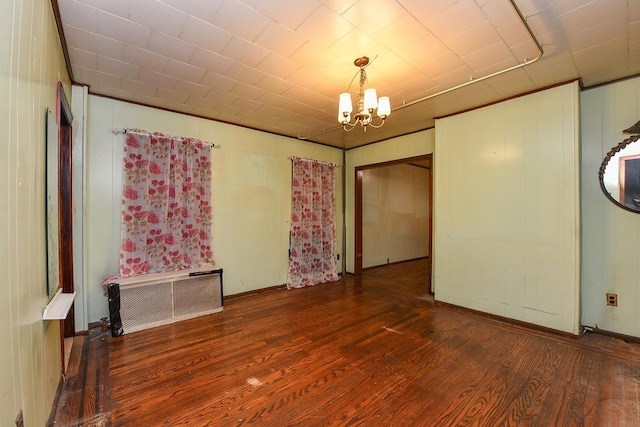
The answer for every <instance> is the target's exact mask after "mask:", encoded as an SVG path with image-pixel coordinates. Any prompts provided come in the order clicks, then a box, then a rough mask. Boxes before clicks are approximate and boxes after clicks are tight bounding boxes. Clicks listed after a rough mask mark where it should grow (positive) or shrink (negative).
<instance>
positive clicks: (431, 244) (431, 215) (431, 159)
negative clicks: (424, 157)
mask: <svg viewBox="0 0 640 427" xmlns="http://www.w3.org/2000/svg"><path fill="white" fill-rule="evenodd" d="M428 157H429V172H428V175H429V188H428V192H429V196H428V197H429V213H428V215H429V225H428V230H429V244H428V246H429V267H428V269H429V271H428V276H429V294H431V295H434V293H435V292H434V289H433V277H432V276H433V274H432V272H433V256H432V253H433V154H429V156H428Z"/></svg>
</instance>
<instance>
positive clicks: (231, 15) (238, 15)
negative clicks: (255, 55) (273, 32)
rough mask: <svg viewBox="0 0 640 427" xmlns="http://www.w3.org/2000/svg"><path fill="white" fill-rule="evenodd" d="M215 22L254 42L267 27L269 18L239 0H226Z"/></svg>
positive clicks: (214, 19)
mask: <svg viewBox="0 0 640 427" xmlns="http://www.w3.org/2000/svg"><path fill="white" fill-rule="evenodd" d="M213 24H215V25H217V26H218V27H220V28H223V29H225V30H227V31H229V32H231V33H234V34H235V35H236V36H237V37H239V38H243V39H245V40H248V41H250V42H252V41H254V40H255V39H256V37H258V34H260V33H261V32H262V31H264V29H265V28H266V27H267V25H268V24H269V18H267V17H266V16H264V15H263V14H262V13H260V12H258V11H256V10H254V9H252V8H250V7H248V6H247V5H245V4H242V3H241V2H239V1H237V0H224V1H223V2H222V5H221V6H220V8H219V9H218V11H217V13H216V16H215V17H214V18H213Z"/></svg>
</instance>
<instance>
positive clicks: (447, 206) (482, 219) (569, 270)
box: [433, 82, 580, 334]
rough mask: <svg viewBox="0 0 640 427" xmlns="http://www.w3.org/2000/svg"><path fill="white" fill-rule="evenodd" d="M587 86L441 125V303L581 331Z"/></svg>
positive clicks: (437, 222) (437, 193)
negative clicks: (582, 115) (583, 101)
mask: <svg viewBox="0 0 640 427" xmlns="http://www.w3.org/2000/svg"><path fill="white" fill-rule="evenodd" d="M578 95H579V88H578V84H577V82H576V83H572V84H568V85H564V86H561V87H557V88H553V89H549V90H546V91H543V92H538V93H535V94H532V95H529V96H525V97H521V98H517V99H513V100H510V101H506V102H502V103H500V104H497V105H493V106H489V107H486V108H482V109H479V110H474V111H471V112H468V113H465V114H460V115H457V116H453V117H449V118H446V119H441V120H437V122H436V150H435V160H434V172H435V175H434V247H433V257H434V287H435V292H436V299H437V300H441V301H444V302H448V303H451V304H455V305H459V306H463V307H468V308H472V309H475V310H479V311H483V312H488V313H492V314H496V315H500V316H504V317H508V318H512V319H517V320H521V321H525V322H530V323H534V324H537V325H541V326H545V327H549V328H553V329H557V330H561V331H565V332H569V333H573V334H577V333H578V332H579V284H580V282H579V280H580V277H579V263H580V260H579V248H580V246H579V242H580V236H579V225H580V222H579V219H580V218H579V214H580V212H579V207H580V206H579V203H578V200H579V197H578V196H579V151H578V141H579V133H578V119H579V115H578V114H579V96H578Z"/></svg>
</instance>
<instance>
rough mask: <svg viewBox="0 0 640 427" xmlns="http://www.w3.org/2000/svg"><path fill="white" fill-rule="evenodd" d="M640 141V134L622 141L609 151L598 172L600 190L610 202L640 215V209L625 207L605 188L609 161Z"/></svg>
mask: <svg viewBox="0 0 640 427" xmlns="http://www.w3.org/2000/svg"><path fill="white" fill-rule="evenodd" d="M639 139H640V134H638V135H633V136H630V137H629V138H627V139H625V140H624V141H622V142H621V143H619V144H618V145H616V146H615V147H613V148H612V149H611V150H609V152H608V153H607V155H606V156H604V159H603V160H602V164H601V165H600V169H599V170H598V180H599V181H600V188H601V189H602V192H603V193H604V195H605V196H607V198H608V199H609V200H611V201H612V202H613V203H614V204H615V205H616V206H619V207H621V208H622V209H625V210H628V211H629V212H633V213H640V210H639V209H632V208H630V207H629V206H625V205H623V204H622V203H620V202H619V201H617V200H616V199H614V198H613V196H612V195H611V193H610V192H609V191H608V190H607V189H606V188H605V186H604V171H605V169H606V168H607V166H608V165H609V161H610V160H611V158H612V157H613V156H615V155H616V154H617V153H619V152H620V151H622V150H623V149H624V148H625V147H626V146H627V145H629V144H631V143H632V142H636V141H638V140H639Z"/></svg>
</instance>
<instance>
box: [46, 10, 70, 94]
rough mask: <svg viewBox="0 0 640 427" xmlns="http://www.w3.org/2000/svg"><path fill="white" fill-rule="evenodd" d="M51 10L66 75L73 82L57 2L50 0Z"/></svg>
mask: <svg viewBox="0 0 640 427" xmlns="http://www.w3.org/2000/svg"><path fill="white" fill-rule="evenodd" d="M51 9H52V10H53V18H54V19H55V21H56V27H57V28H58V37H59V38H60V45H61V47H62V55H63V56H64V63H65V66H66V68H67V74H68V75H69V78H70V79H71V81H72V82H73V81H74V78H73V69H72V68H71V58H70V57H69V49H68V48H67V39H66V38H65V36H64V29H63V28H62V18H61V17H60V7H59V6H58V0H51Z"/></svg>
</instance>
